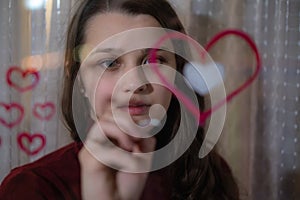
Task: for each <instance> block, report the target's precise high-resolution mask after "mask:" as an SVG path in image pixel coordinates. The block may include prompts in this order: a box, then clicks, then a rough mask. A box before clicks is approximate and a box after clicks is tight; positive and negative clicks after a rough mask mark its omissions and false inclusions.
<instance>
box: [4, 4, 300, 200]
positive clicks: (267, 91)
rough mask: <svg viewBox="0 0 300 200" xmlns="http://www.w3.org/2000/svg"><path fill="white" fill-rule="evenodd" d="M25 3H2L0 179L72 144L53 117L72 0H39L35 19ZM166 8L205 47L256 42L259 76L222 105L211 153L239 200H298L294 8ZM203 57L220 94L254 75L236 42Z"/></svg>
mask: <svg viewBox="0 0 300 200" xmlns="http://www.w3.org/2000/svg"><path fill="white" fill-rule="evenodd" d="M25 2H39V1H38V0H34V1H30V0H22V1H21V0H20V1H15V0H2V1H1V2H0V9H1V12H0V33H1V34H0V46H1V49H0V61H1V62H0V76H2V78H0V82H1V85H0V87H1V89H0V139H1V143H0V152H1V154H0V160H1V165H0V180H2V179H3V178H4V176H5V175H6V174H7V173H8V172H9V171H10V169H12V168H13V167H16V166H19V165H22V164H25V163H28V162H32V161H34V160H36V159H38V158H40V157H41V156H43V155H45V154H47V153H49V152H51V151H53V150H55V149H57V148H59V147H61V146H63V145H65V144H67V143H68V142H70V138H69V136H68V134H67V132H66V130H65V129H64V127H63V125H62V123H61V115H60V114H59V109H60V94H61V93H60V92H61V85H62V80H61V77H62V69H63V63H62V55H63V51H64V43H65V35H66V27H67V25H68V23H69V18H70V13H71V12H72V8H73V7H74V2H76V0H42V3H43V4H42V7H41V8H38V9H36V10H30V9H29V8H27V7H26V4H25ZM170 2H171V3H172V5H173V6H174V8H175V9H176V11H177V12H178V13H179V15H180V17H181V19H182V20H183V22H184V25H185V26H186V28H187V30H188V32H189V33H190V34H191V36H192V37H193V38H195V39H196V40H197V41H198V42H199V43H200V44H202V45H203V46H204V45H205V44H206V43H207V42H208V41H209V39H210V38H211V37H212V36H213V35H215V34H216V33H218V32H220V31H222V30H224V29H228V28H236V29H240V30H243V31H245V32H246V33H248V34H249V35H250V36H251V37H252V38H253V39H254V41H255V43H256V44H257V46H258V48H259V51H260V54H261V57H262V61H263V68H262V71H261V72H260V75H259V77H258V79H257V80H256V81H255V82H254V83H253V84H252V85H251V86H250V87H249V88H248V89H247V90H246V91H244V92H242V93H241V94H240V95H239V96H238V97H237V98H235V99H234V100H232V101H231V102H229V103H228V105H227V116H226V122H225V126H224V131H223V133H222V135H221V138H220V140H219V143H218V149H219V150H220V152H221V154H222V155H223V156H224V157H225V158H226V160H227V161H228V162H229V164H230V166H231V167H232V169H233V172H234V174H235V176H236V178H237V180H238V183H239V186H240V188H241V197H242V199H253V200H257V199H274V200H279V199H284V200H285V199H299V198H300V192H299V189H298V188H299V185H300V158H299V154H300V145H299V142H300V141H299V140H300V34H299V32H300V17H299V16H300V1H299V0H255V1H254V0H184V1H183V0H170ZM32 6H34V5H32ZM210 53H211V56H212V58H213V59H214V60H215V61H217V62H220V63H222V64H223V65H224V67H225V80H224V83H225V87H226V91H227V93H230V92H231V91H233V90H234V89H235V88H236V87H237V86H238V85H240V84H241V83H242V82H244V81H245V80H246V79H247V78H249V76H251V74H252V73H253V71H254V67H255V59H254V56H253V54H252V51H251V50H250V48H249V47H248V46H247V44H246V43H245V42H243V41H242V40H241V39H239V38H237V37H235V36H231V37H226V38H224V39H223V40H222V41H220V42H219V43H218V44H216V45H215V47H214V48H213V49H212V51H211V52H210ZM207 99H208V101H209V98H207ZM43 140H45V146H42V145H43ZM40 147H43V148H40Z"/></svg>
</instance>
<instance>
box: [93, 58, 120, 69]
mask: <svg viewBox="0 0 300 200" xmlns="http://www.w3.org/2000/svg"><path fill="white" fill-rule="evenodd" d="M98 65H100V66H102V67H104V68H105V69H108V70H114V69H117V68H119V67H120V66H121V64H120V63H119V62H118V60H117V59H112V58H109V59H103V60H101V61H99V62H98Z"/></svg>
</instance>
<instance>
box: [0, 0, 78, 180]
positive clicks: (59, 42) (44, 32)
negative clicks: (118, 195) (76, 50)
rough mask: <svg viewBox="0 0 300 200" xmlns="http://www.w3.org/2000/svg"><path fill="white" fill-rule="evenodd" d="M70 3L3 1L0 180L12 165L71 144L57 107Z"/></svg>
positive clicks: (32, 159)
mask: <svg viewBox="0 0 300 200" xmlns="http://www.w3.org/2000/svg"><path fill="white" fill-rule="evenodd" d="M39 3H41V5H39ZM72 5H73V2H72V1H65V0H63V1H60V0H47V1H46V0H42V1H39V0H34V1H29V0H22V1H15V0H3V1H1V2H0V8H1V12H0V19H1V20H0V21H1V24H0V31H1V38H0V46H1V50H0V60H1V62H0V66H1V67H0V74H1V78H0V82H1V90H0V91H1V92H0V106H1V107H0V139H1V144H0V151H1V154H0V160H1V165H0V180H2V179H3V178H4V176H5V175H6V174H8V172H9V171H10V169H12V168H14V167H16V166H19V165H22V164H25V163H28V162H32V161H34V160H36V159H38V158H40V157H41V156H43V155H45V154H46V153H49V152H51V151H53V150H55V149H57V148H59V147H61V146H63V145H65V144H66V143H68V142H70V137H69V135H68V134H67V131H66V130H65V129H64V126H63V125H62V122H61V115H60V110H59V109H60V106H59V105H60V89H61V86H62V70H63V62H62V56H63V51H64V43H65V39H64V38H65V35H66V27H67V24H68V23H69V16H70V12H71V8H72Z"/></svg>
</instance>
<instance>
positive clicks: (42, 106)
mask: <svg viewBox="0 0 300 200" xmlns="http://www.w3.org/2000/svg"><path fill="white" fill-rule="evenodd" d="M54 114H55V105H54V104H53V103H51V102H46V103H36V104H35V105H34V107H33V115H34V116H35V117H36V118H38V119H40V120H47V121H48V120H50V119H51V118H52V117H53V115H54Z"/></svg>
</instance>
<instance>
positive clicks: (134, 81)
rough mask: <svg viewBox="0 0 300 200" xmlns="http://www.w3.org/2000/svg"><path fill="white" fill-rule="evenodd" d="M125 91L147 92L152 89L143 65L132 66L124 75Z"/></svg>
mask: <svg viewBox="0 0 300 200" xmlns="http://www.w3.org/2000/svg"><path fill="white" fill-rule="evenodd" d="M122 79H124V81H122V84H123V91H124V92H127V93H128V92H129V93H146V92H149V91H150V88H151V84H150V83H149V82H148V80H147V78H146V76H145V73H144V71H143V69H142V66H136V67H131V68H130V70H128V71H127V72H126V73H125V74H124V75H123V77H122Z"/></svg>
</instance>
